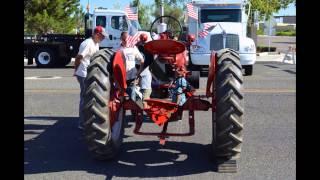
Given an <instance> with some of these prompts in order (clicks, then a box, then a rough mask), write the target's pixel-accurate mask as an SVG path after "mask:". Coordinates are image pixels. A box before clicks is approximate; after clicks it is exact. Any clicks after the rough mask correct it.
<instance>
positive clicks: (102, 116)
mask: <svg viewBox="0 0 320 180" xmlns="http://www.w3.org/2000/svg"><path fill="white" fill-rule="evenodd" d="M113 57H114V51H112V50H109V49H103V50H100V51H98V52H97V53H96V54H95V55H94V56H93V57H92V58H91V63H90V65H89V67H88V70H87V77H86V80H85V98H84V104H85V106H84V109H83V111H84V119H85V120H84V136H85V140H86V142H87V144H88V149H89V151H90V152H91V153H93V156H94V157H95V158H96V159H98V160H108V159H112V158H114V157H115V156H116V155H117V154H118V152H119V149H120V146H121V144H122V139H123V134H124V119H125V110H124V108H123V107H122V106H121V107H120V108H119V109H118V111H117V113H116V118H115V122H114V123H113V125H112V127H111V122H110V113H111V112H110V108H109V100H110V92H111V88H112V85H111V83H110V76H111V73H110V71H111V70H110V69H111V66H112V61H111V59H112V58H113Z"/></svg>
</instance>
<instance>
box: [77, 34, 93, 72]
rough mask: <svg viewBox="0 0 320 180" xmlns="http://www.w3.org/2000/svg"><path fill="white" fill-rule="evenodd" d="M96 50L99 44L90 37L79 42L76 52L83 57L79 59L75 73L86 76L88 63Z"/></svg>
mask: <svg viewBox="0 0 320 180" xmlns="http://www.w3.org/2000/svg"><path fill="white" fill-rule="evenodd" d="M97 51H99V44H98V43H95V42H94V41H93V39H92V38H88V39H86V40H84V41H83V42H82V43H81V44H80V47H79V52H78V54H79V55H81V56H82V57H83V59H82V60H81V62H80V65H79V67H78V69H77V70H76V72H75V75H77V76H81V77H86V76H87V68H88V66H89V64H90V58H91V57H92V55H93V54H94V53H95V52H97Z"/></svg>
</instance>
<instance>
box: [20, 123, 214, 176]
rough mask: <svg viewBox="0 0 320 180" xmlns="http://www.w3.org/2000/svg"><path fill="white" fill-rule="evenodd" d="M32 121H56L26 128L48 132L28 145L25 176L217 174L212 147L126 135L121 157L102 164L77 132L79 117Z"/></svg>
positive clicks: (30, 125)
mask: <svg viewBox="0 0 320 180" xmlns="http://www.w3.org/2000/svg"><path fill="white" fill-rule="evenodd" d="M30 118H37V119H39V121H46V120H55V121H56V122H55V123H54V124H52V125H39V124H40V123H38V124H30V123H32V121H30V122H28V124H26V125H25V127H24V128H25V135H26V134H28V132H30V131H31V130H44V131H43V132H41V133H40V134H39V135H38V136H37V137H35V138H33V139H30V140H26V141H25V142H24V173H25V174H37V173H51V172H61V171H86V172H88V173H93V174H100V175H105V176H106V179H111V178H112V177H113V176H117V177H174V176H183V175H189V174H198V173H203V172H208V171H216V166H215V164H214V163H213V162H212V161H211V159H210V158H209V157H210V153H211V151H210V149H211V148H210V145H203V144H197V143H187V142H174V141H168V142H167V143H166V146H164V147H163V146H160V145H159V142H158V141H137V142H126V141H127V140H126V138H127V137H128V136H125V139H124V143H123V145H122V150H121V152H120V155H119V156H118V158H117V159H115V160H113V161H104V162H101V161H96V160H94V159H93V158H92V156H91V154H89V152H88V150H87V147H86V145H85V142H84V141H83V139H82V134H81V131H80V130H79V129H77V120H78V118H77V117H25V119H30ZM40 119H41V120H40ZM131 130H132V129H130V131H131ZM33 133H34V132H33ZM31 134H32V133H31ZM35 134H36V133H35Z"/></svg>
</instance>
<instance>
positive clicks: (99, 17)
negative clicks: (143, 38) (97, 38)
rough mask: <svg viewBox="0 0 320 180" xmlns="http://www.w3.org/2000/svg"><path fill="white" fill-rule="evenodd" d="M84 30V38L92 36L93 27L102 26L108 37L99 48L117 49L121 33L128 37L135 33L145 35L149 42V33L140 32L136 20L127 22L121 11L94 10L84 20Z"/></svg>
mask: <svg viewBox="0 0 320 180" xmlns="http://www.w3.org/2000/svg"><path fill="white" fill-rule="evenodd" d="M85 21H86V23H85V26H86V27H85V29H86V30H87V31H88V32H87V33H86V36H89V35H91V34H92V29H93V27H96V26H99V25H100V26H102V27H104V28H105V29H106V32H107V33H108V34H109V37H108V38H106V39H104V40H103V41H102V42H101V43H100V48H118V47H119V46H120V43H121V41H120V35H121V32H123V31H128V33H129V35H134V34H135V33H137V32H138V33H145V34H147V36H148V40H151V37H150V33H149V32H146V31H140V30H141V28H140V25H139V22H138V20H129V19H128V17H127V16H126V13H125V12H124V11H122V10H112V9H107V8H101V7H100V8H96V9H94V11H93V14H89V15H87V16H86V18H85Z"/></svg>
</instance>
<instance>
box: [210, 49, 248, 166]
mask: <svg viewBox="0 0 320 180" xmlns="http://www.w3.org/2000/svg"><path fill="white" fill-rule="evenodd" d="M217 55H218V61H217V71H216V78H215V83H214V84H215V97H216V113H212V116H213V117H212V118H213V129H212V130H213V138H212V141H213V142H212V144H213V151H214V157H215V159H216V160H218V159H219V160H235V159H238V158H240V152H241V144H242V130H243V120H242V118H243V113H244V109H243V94H242V92H241V91H242V84H243V77H242V72H241V64H240V58H239V56H238V55H237V54H236V52H234V51H232V50H228V49H227V50H223V51H221V52H218V54H217Z"/></svg>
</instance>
